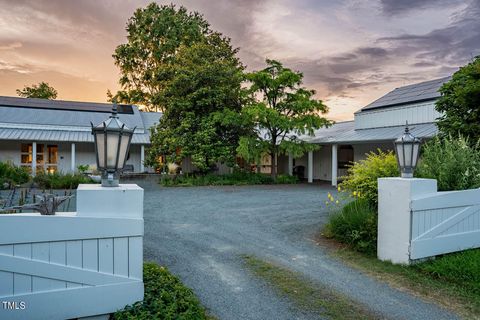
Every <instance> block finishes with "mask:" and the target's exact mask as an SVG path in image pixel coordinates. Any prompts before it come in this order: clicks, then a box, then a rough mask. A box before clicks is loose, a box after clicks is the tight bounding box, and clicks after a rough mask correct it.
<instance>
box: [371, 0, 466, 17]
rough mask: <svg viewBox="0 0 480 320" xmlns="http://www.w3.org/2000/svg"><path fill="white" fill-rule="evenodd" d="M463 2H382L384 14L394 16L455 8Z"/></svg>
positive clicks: (422, 0)
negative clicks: (432, 9) (439, 8)
mask: <svg viewBox="0 0 480 320" xmlns="http://www.w3.org/2000/svg"><path fill="white" fill-rule="evenodd" d="M461 2H462V1H461V0H381V1H380V4H381V6H382V11H383V13H385V14H387V15H390V16H393V15H399V14H406V13H409V12H411V11H414V10H419V9H429V8H438V7H445V6H455V5H458V4H459V3H461Z"/></svg>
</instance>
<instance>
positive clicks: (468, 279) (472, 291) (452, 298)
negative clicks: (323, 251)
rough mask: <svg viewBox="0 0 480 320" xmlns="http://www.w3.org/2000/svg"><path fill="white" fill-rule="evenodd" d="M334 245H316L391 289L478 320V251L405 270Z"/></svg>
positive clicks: (433, 260)
mask: <svg viewBox="0 0 480 320" xmlns="http://www.w3.org/2000/svg"><path fill="white" fill-rule="evenodd" d="M333 241H334V240H328V239H320V240H318V244H319V245H321V246H322V247H324V248H327V249H328V251H329V252H330V253H331V254H332V255H333V256H334V257H337V258H338V259H340V260H341V261H342V262H345V263H346V264H348V265H350V266H351V267H354V268H356V269H358V270H360V271H362V272H364V273H366V274H368V275H370V276H373V277H374V278H376V279H379V280H381V281H384V282H386V283H388V284H389V285H391V286H392V287H395V288H398V289H400V290H403V291H407V292H409V293H411V294H414V295H416V296H419V297H421V298H424V299H426V300H428V301H432V302H434V303H436V304H439V305H440V306H443V307H445V308H447V309H450V310H452V311H454V312H456V313H457V314H459V315H461V316H463V317H464V318H465V319H480V249H473V250H468V251H463V252H459V253H452V254H447V255H444V256H441V257H437V258H436V259H432V260H428V261H424V262H419V263H416V264H414V265H411V266H405V265H396V264H392V263H389V262H383V261H380V260H378V259H377V258H376V257H375V256H373V255H366V254H363V253H359V252H356V251H354V250H352V249H351V248H349V247H347V246H341V245H337V244H335V243H333Z"/></svg>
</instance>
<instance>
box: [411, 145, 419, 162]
mask: <svg viewBox="0 0 480 320" xmlns="http://www.w3.org/2000/svg"><path fill="white" fill-rule="evenodd" d="M418 150H420V143H415V144H414V145H413V157H412V161H413V163H412V167H416V166H417V160H418Z"/></svg>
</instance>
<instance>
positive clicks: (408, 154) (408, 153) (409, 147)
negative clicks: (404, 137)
mask: <svg viewBox="0 0 480 320" xmlns="http://www.w3.org/2000/svg"><path fill="white" fill-rule="evenodd" d="M403 151H404V152H405V167H411V166H412V154H413V144H412V143H411V142H405V143H404V145H403Z"/></svg>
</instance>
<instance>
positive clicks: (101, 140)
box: [92, 103, 135, 187]
mask: <svg viewBox="0 0 480 320" xmlns="http://www.w3.org/2000/svg"><path fill="white" fill-rule="evenodd" d="M134 131H135V128H134V129H133V130H132V129H129V128H128V127H127V126H126V125H125V124H124V123H122V122H121V121H120V119H119V118H118V115H117V104H116V103H114V104H113V108H112V115H111V116H110V118H108V119H107V120H105V121H103V122H102V123H100V124H99V125H97V126H94V125H93V123H92V134H93V136H94V139H95V153H96V155H97V168H98V170H100V171H101V172H102V187H118V181H119V176H120V172H121V170H122V169H123V167H124V166H125V161H126V160H127V155H128V150H129V148H130V142H131V140H132V136H133V132H134Z"/></svg>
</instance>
